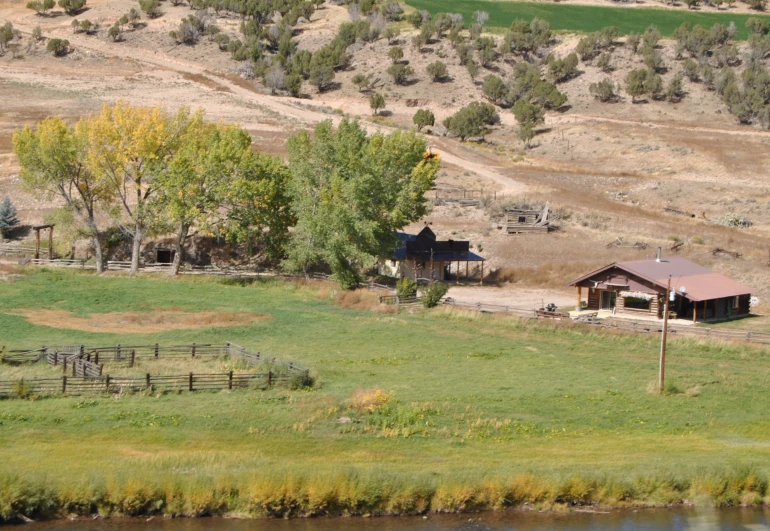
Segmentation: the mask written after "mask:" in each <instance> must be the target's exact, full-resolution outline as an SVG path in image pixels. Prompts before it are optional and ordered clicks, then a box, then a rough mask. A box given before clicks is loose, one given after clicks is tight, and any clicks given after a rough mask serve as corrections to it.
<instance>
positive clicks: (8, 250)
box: [0, 243, 48, 258]
mask: <svg viewBox="0 0 770 531" xmlns="http://www.w3.org/2000/svg"><path fill="white" fill-rule="evenodd" d="M40 253H41V254H45V255H48V251H47V250H43V249H41V250H40ZM0 256H13V257H18V258H21V257H24V256H35V247H34V246H31V245H14V244H12V243H0Z"/></svg>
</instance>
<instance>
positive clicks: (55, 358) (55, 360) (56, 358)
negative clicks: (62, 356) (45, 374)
mask: <svg viewBox="0 0 770 531" xmlns="http://www.w3.org/2000/svg"><path fill="white" fill-rule="evenodd" d="M57 365H59V351H58V350H55V351H54V353H53V366H54V367H56V366H57Z"/></svg>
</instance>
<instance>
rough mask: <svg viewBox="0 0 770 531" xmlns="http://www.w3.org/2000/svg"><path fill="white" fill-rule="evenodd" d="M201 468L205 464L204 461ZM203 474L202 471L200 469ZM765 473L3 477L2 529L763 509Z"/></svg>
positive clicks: (0, 487)
mask: <svg viewBox="0 0 770 531" xmlns="http://www.w3.org/2000/svg"><path fill="white" fill-rule="evenodd" d="M204 461H205V459H204ZM204 468H205V467H204ZM767 495H768V475H767V472H766V471H760V470H758V469H753V468H746V469H744V470H737V471H736V470H734V471H728V470H717V469H714V470H703V471H696V472H695V473H693V475H692V476H689V477H688V476H681V477H680V476H677V475H675V474H666V473H662V474H660V475H657V476H656V475H650V476H638V477H634V478H622V477H615V476H604V477H594V478H592V477H580V476H570V477H564V478H556V477H540V476H537V475H535V474H520V475H515V476H512V477H502V476H489V477H484V476H479V477H460V476H458V477H455V478H447V479H437V478H435V477H432V476H431V475H428V474H415V475H410V474H408V473H393V472H386V471H380V470H369V471H365V472H358V471H341V472H321V471H319V472H316V473H313V472H309V473H292V472H286V471H278V470H265V471H261V470H257V469H255V470H254V471H253V474H246V475H241V476H238V477H236V476H233V475H230V474H223V475H219V476H213V475H208V474H202V475H196V476H194V477H190V476H180V475H178V474H177V473H175V472H172V471H164V470H162V469H160V470H158V471H157V472H156V473H153V474H149V473H148V472H147V471H141V472H140V473H139V474H138V475H135V476H115V477H111V476H109V473H108V474H107V475H106V476H104V477H103V476H101V475H99V474H96V473H92V474H90V475H88V476H86V477H81V478H77V479H76V478H74V477H73V478H72V480H71V481H70V482H67V481H60V482H59V483H58V484H52V483H51V482H49V481H47V479H46V478H43V477H29V478H22V477H20V476H12V475H4V476H2V477H1V478H0V521H2V522H12V521H14V520H16V519H19V518H22V517H26V518H33V519H40V518H57V517H64V516H67V515H72V514H76V515H91V514H97V513H98V514H101V515H105V516H106V515H110V516H149V515H169V516H223V515H237V516H243V517H254V518H259V517H280V518H283V517H299V516H322V515H331V516H338V515H368V514H371V515H396V514H402V515H414V514H424V513H429V512H436V513H441V512H466V511H479V510H501V509H506V508H510V507H516V506H521V505H524V504H527V505H531V506H534V507H538V508H543V509H554V508H557V509H558V508H567V507H571V506H575V505H602V506H606V507H631V506H633V507H639V506H669V505H671V504H681V503H684V502H686V501H687V502H695V503H697V504H698V505H702V506H738V505H744V506H758V505H768V504H769V502H770V499H768V498H767Z"/></svg>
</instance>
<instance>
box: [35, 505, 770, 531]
mask: <svg viewBox="0 0 770 531" xmlns="http://www.w3.org/2000/svg"><path fill="white" fill-rule="evenodd" d="M24 529H25V530H29V531H54V530H56V531H129V530H138V531H354V530H359V529H361V530H366V531H369V530H371V531H686V530H693V531H696V530H697V531H764V530H767V531H770V510H768V509H722V510H695V509H675V510H663V509H644V510H638V511H612V512H610V513H601V512H592V513H586V512H572V513H567V514H554V513H538V512H534V511H531V512H528V511H509V512H505V513H480V514H471V515H430V516H427V517H382V518H358V517H356V518H300V519H294V520H229V519H224V518H180V519H164V518H160V517H154V518H149V519H137V518H131V519H128V518H119V519H98V520H78V521H74V522H66V521H55V522H42V523H35V524H30V525H25V526H24Z"/></svg>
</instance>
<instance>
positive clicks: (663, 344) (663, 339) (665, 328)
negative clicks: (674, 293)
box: [658, 275, 671, 395]
mask: <svg viewBox="0 0 770 531" xmlns="http://www.w3.org/2000/svg"><path fill="white" fill-rule="evenodd" d="M670 297H671V275H669V276H668V288H667V289H666V302H665V304H664V305H663V332H662V336H661V338H660V375H659V380H660V381H659V382H658V387H659V389H658V392H659V393H660V394H661V395H662V394H663V381H664V380H665V378H666V339H667V336H668V301H669V298H670Z"/></svg>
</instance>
